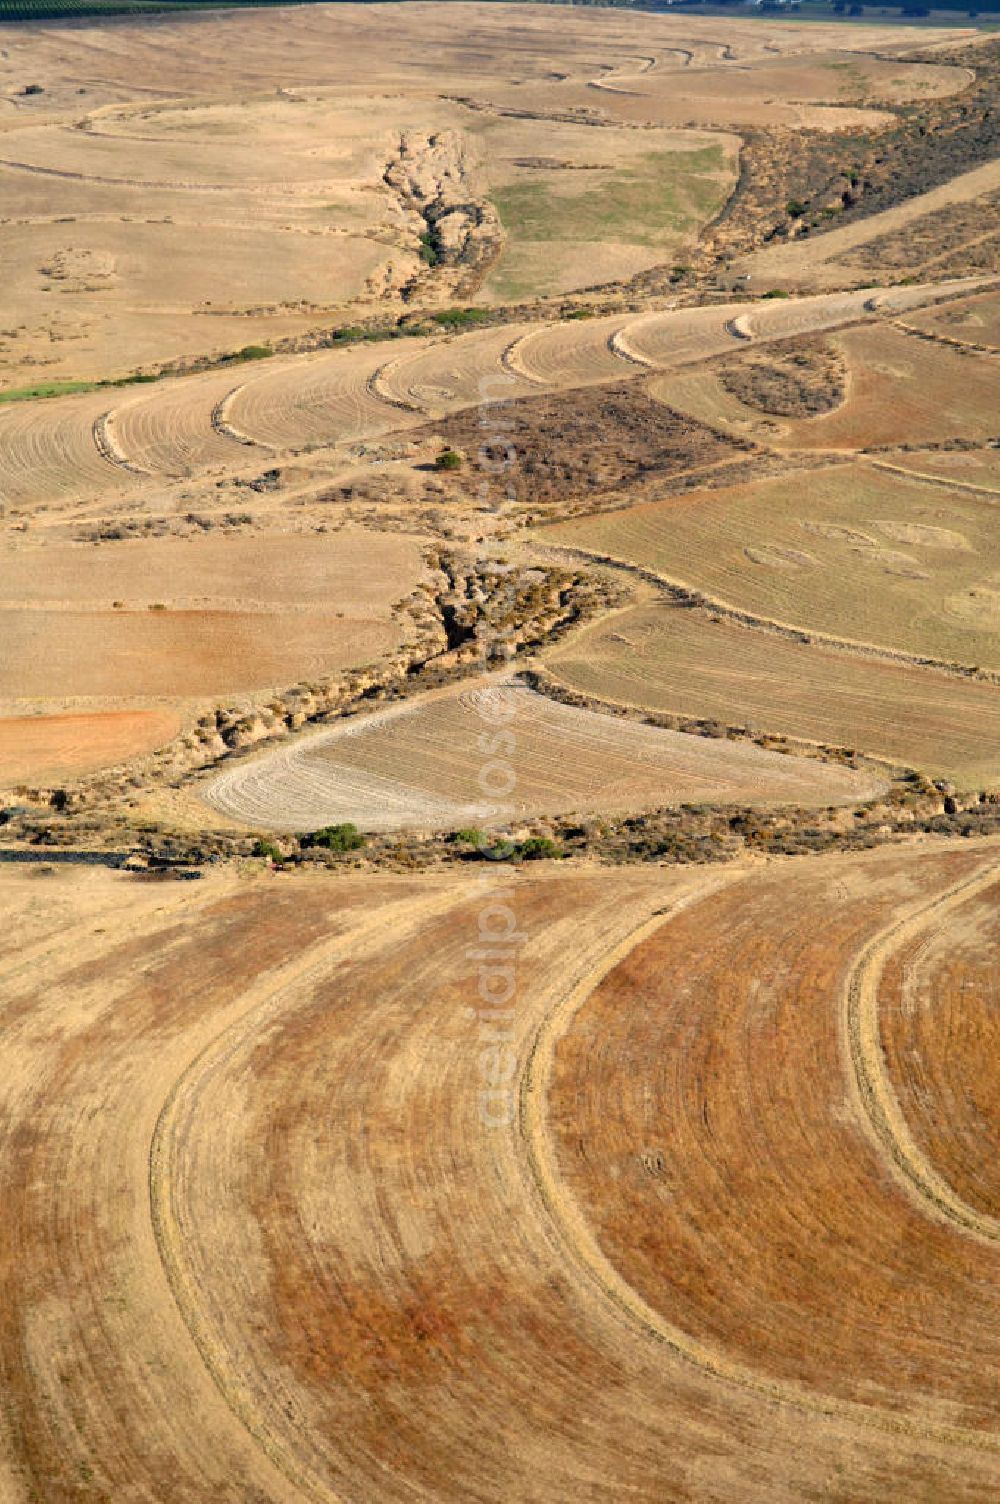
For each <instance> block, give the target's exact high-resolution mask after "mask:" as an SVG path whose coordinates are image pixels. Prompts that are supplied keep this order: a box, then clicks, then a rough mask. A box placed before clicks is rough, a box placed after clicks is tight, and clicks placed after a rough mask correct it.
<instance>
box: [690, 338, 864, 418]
mask: <svg viewBox="0 0 1000 1504" xmlns="http://www.w3.org/2000/svg"><path fill="white" fill-rule="evenodd" d="M718 373H719V381H720V383H721V384H722V386H724V387H725V389H726V391H727V392H730V393H731V394H732V396H734V397H737V398H739V400H740V401H741V402H744V403H746V405H747V406H748V407H755V408H757V409H758V411H760V412H763V413H769V414H771V415H772V416H773V417H776V418H815V417H818V416H819V415H820V414H821V413H828V412H832V411H833V409H834V408H835V407H839V406H840V404H841V403H842V402H843V400H844V395H845V392H846V389H847V365H846V362H845V360H844V358H843V356H842V355H841V354H840V352H839V351H838V350H836V349H835V348H834V346H833V345H831V344H830V343H829V342H828V341H827V340H824V339H819V338H816V337H814V336H808V335H805V336H802V337H800V338H798V339H794V340H788V341H786V342H785V343H783V344H781V345H772V346H770V347H769V348H768V349H767V350H766V351H761V352H759V353H758V352H753V353H750V354H747V355H744V356H741V357H739V358H737V359H736V360H726V361H725V362H724V363H723V364H722V365H720V366H719V367H718Z"/></svg>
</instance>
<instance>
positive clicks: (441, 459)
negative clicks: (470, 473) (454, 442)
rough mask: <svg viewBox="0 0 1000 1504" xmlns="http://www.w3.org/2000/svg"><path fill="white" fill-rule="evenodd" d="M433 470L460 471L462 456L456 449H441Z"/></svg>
mask: <svg viewBox="0 0 1000 1504" xmlns="http://www.w3.org/2000/svg"><path fill="white" fill-rule="evenodd" d="M434 468H435V470H461V468H462V456H461V455H460V454H459V452H458V450H457V449H442V451H441V453H440V454H439V455H438V457H437V459H436V460H435V461H434Z"/></svg>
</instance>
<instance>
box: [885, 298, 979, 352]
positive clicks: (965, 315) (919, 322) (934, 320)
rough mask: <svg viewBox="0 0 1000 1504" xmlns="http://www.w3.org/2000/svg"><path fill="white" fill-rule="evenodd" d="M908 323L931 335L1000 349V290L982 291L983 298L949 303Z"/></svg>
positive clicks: (917, 315) (918, 315)
mask: <svg viewBox="0 0 1000 1504" xmlns="http://www.w3.org/2000/svg"><path fill="white" fill-rule="evenodd" d="M907 323H909V324H912V326H913V327H914V329H924V330H926V331H927V333H928V334H938V335H944V336H945V337H946V338H948V339H954V340H959V341H960V342H961V343H963V344H970V345H990V346H991V347H992V348H993V349H994V350H1000V293H995V292H992V293H982V294H981V295H980V296H979V297H975V298H965V299H962V300H960V301H959V302H956V303H945V304H943V305H942V306H941V307H940V308H930V309H927V310H926V311H923V312H918V313H915V314H912V315H911V316H910V317H909V318H908V319H907Z"/></svg>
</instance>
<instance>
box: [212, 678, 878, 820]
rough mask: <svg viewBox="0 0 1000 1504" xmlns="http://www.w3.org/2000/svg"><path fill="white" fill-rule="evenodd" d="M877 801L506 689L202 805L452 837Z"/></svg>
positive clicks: (827, 777) (246, 780)
mask: <svg viewBox="0 0 1000 1504" xmlns="http://www.w3.org/2000/svg"><path fill="white" fill-rule="evenodd" d="M497 701H499V710H497V709H495V705H496V703H497ZM497 726H501V727H502V730H500V731H498V730H497ZM878 789H879V780H878V779H877V778H876V777H874V776H872V775H871V774H868V773H856V772H852V771H851V770H849V769H845V768H840V767H836V766H833V765H827V764H822V763H817V762H812V761H806V760H805V759H796V758H789V757H781V756H779V755H778V754H777V753H771V752H763V751H761V750H760V749H759V748H757V747H753V746H747V745H742V744H737V743H728V742H725V741H723V742H714V741H707V740H705V739H704V738H702V737H693V736H684V735H681V734H680V733H677V732H672V731H661V730H660V729H658V728H656V727H650V726H643V725H640V724H638V723H636V722H633V721H624V722H623V721H617V720H614V719H612V718H611V717H609V716H603V715H599V714H595V713H594V712H592V711H587V710H577V709H574V708H573V707H571V706H568V705H561V704H559V703H557V702H556V701H553V700H549V699H546V698H545V697H543V696H541V695H537V694H535V693H533V692H532V691H531V690H529V689H526V688H524V687H522V686H518V685H516V684H505V685H494V686H492V687H487V686H484V687H483V688H482V689H479V690H474V691H466V692H464V693H461V694H459V693H457V692H455V691H450V692H448V693H446V694H444V695H440V696H434V697H432V698H431V699H429V700H427V701H424V702H422V703H421V702H414V703H413V704H409V705H404V706H401V707H398V708H394V709H392V710H389V711H384V712H381V713H380V714H378V715H374V716H365V717H362V718H359V719H357V720H353V721H348V722H346V723H343V724H341V725H340V726H338V727H336V728H335V729H334V730H332V731H327V732H323V733H321V734H319V735H316V736H311V737H308V738H307V739H305V740H304V741H301V742H299V743H296V744H295V745H294V746H292V747H290V748H282V749H281V750H280V751H277V752H270V753H265V754H263V756H261V757H258V758H254V759H253V760H252V761H244V762H240V763H238V764H237V765H235V766H234V767H233V768H231V769H230V770H229V771H227V772H223V773H222V774H220V775H219V777H218V778H216V779H215V780H214V781H213V782H212V783H211V784H210V785H209V786H208V788H207V790H206V791H205V795H204V796H205V798H206V800H207V801H208V802H209V803H210V804H211V805H212V806H213V807H214V808H215V809H218V810H220V811H221V812H222V813H223V814H225V815H228V816H229V817H230V818H235V819H237V820H240V821H242V822H243V823H244V824H246V825H248V826H250V827H251V828H253V827H257V828H263V829H267V830H274V829H280V830H315V829H317V828H318V827H320V826H324V825H332V824H337V823H340V822H347V821H349V822H351V823H353V824H355V825H357V826H358V828H359V829H362V830H401V829H406V828H407V827H414V826H416V827H423V828H431V829H444V830H447V829H449V828H455V827H466V828H468V827H470V826H475V825H477V823H479V822H485V823H487V824H491V823H492V824H496V823H497V822H498V821H500V822H503V821H505V820H508V819H515V820H517V819H522V818H523V817H525V816H527V815H531V814H559V813H566V812H569V811H573V810H603V811H608V812H622V811H627V810H631V809H650V808H656V807H658V806H662V805H668V804H680V803H693V802H699V801H703V800H713V801H715V802H717V803H741V802H753V803H755V804H777V803H782V802H784V803H791V804H815V805H824V806H825V805H830V804H839V803H842V802H844V803H851V802H855V801H857V800H859V799H864V798H871V797H873V796H874V794H875V793H877V792H878Z"/></svg>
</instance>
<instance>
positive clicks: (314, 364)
mask: <svg viewBox="0 0 1000 1504" xmlns="http://www.w3.org/2000/svg"><path fill="white" fill-rule="evenodd" d="M398 355H399V343H398V342H394V343H387V344H377V345H362V346H360V347H358V348H356V349H347V350H332V351H330V352H328V353H327V352H324V353H323V354H322V355H309V356H302V357H300V358H299V359H298V360H295V361H293V362H289V363H288V364H287V365H281V366H277V367H275V368H274V369H271V370H267V371H264V372H262V373H261V374H260V375H259V376H257V377H255V378H254V379H252V380H250V381H248V382H247V383H246V385H245V386H243V387H242V388H241V389H240V390H239V391H238V392H235V393H234V394H233V396H232V398H231V399H230V400H229V401H228V402H227V404H226V420H227V422H228V423H230V424H231V425H232V427H233V428H234V429H236V430H238V431H239V432H240V433H242V434H245V435H246V436H247V437H248V438H250V439H253V440H255V441H256V442H257V443H259V444H269V445H271V446H273V447H274V448H277V449H296V448H302V447H304V446H306V445H312V444H316V445H326V444H339V443H344V442H348V441H350V440H352V439H360V438H366V437H374V436H376V435H378V434H382V433H387V432H388V431H389V430H390V429H394V428H405V427H406V426H407V425H408V424H410V423H415V422H417V421H419V418H420V414H419V413H416V414H413V413H410V412H408V411H400V410H399V408H397V407H395V406H393V405H392V404H391V403H390V402H388V401H387V400H385V398H384V397H383V396H382V395H381V394H380V393H379V390H378V387H377V384H376V378H377V375H378V372H379V370H380V369H381V367H382V366H383V365H384V364H385V363H386V361H389V360H391V359H393V358H394V357H396V356H398Z"/></svg>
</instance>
